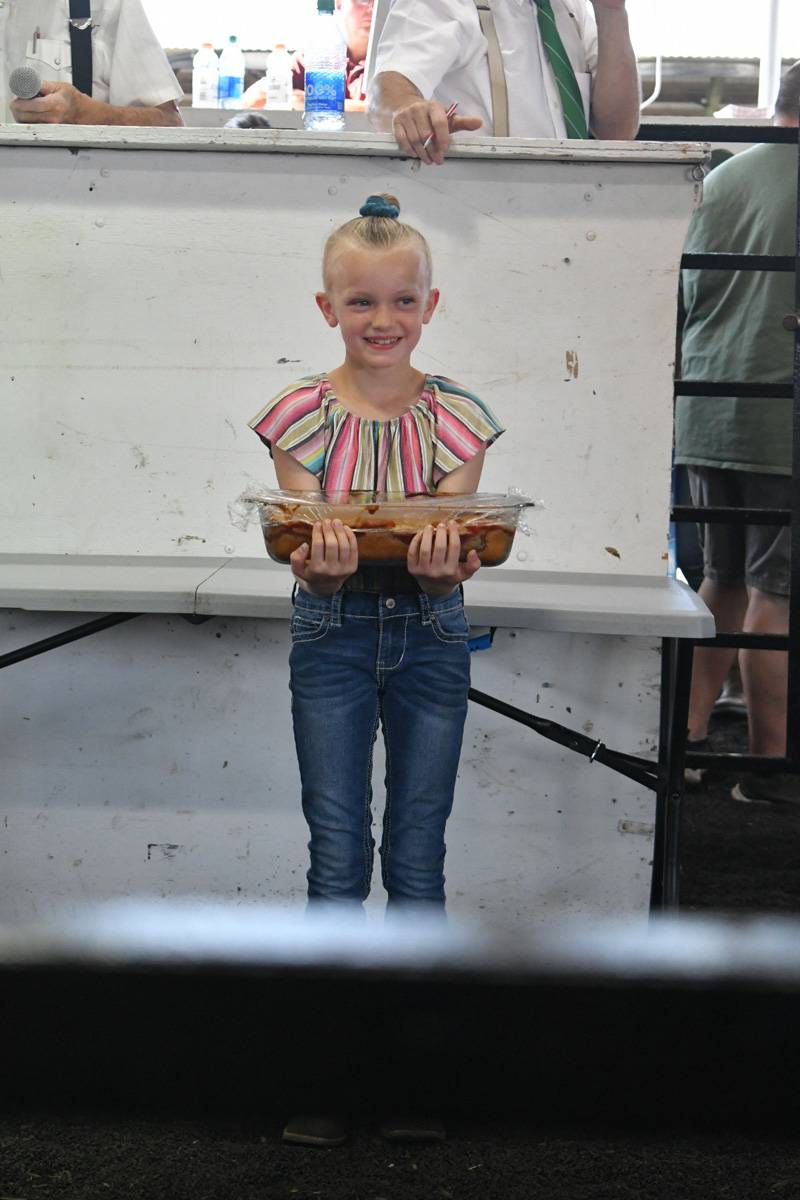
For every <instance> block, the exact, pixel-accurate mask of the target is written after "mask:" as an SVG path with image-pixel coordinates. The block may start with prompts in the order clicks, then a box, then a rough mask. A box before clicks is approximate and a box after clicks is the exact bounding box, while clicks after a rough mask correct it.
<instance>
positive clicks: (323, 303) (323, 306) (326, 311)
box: [314, 292, 339, 329]
mask: <svg viewBox="0 0 800 1200" xmlns="http://www.w3.org/2000/svg"><path fill="white" fill-rule="evenodd" d="M314 299H315V300H316V302H317V308H318V309H319V311H320V312H321V313H322V315H323V317H324V318H325V320H326V321H327V323H328V324H329V325H330V327H331V329H335V328H336V326H337V325H338V324H339V320H338V318H337V316H336V314H335V313H334V311H333V305H332V304H331V302H330V300H329V299H328V293H327V292H317V294H316V296H315V297H314Z"/></svg>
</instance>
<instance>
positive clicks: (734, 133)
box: [636, 121, 798, 145]
mask: <svg viewBox="0 0 800 1200" xmlns="http://www.w3.org/2000/svg"><path fill="white" fill-rule="evenodd" d="M636 138H637V141H640V142H747V143H752V144H756V143H757V142H783V143H786V144H788V145H796V144H797V140H798V137H797V130H796V129H794V128H792V127H791V126H788V125H742V124H740V123H739V122H737V123H736V124H735V125H721V124H720V123H719V122H718V121H714V122H713V123H709V124H707V125H706V124H702V125H700V124H697V125H687V124H681V123H680V122H678V121H676V122H674V123H671V122H665V123H664V124H663V125H662V124H661V123H658V124H656V123H655V122H647V121H645V122H644V123H643V124H642V125H640V126H639V132H638V133H637V135H636Z"/></svg>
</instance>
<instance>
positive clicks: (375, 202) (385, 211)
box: [358, 195, 400, 221]
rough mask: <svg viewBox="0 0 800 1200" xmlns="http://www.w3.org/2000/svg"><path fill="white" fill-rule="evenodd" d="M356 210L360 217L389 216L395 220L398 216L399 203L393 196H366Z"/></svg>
mask: <svg viewBox="0 0 800 1200" xmlns="http://www.w3.org/2000/svg"><path fill="white" fill-rule="evenodd" d="M358 211H359V215H360V216H362V217H389V218H390V219H391V220H393V221H396V220H397V218H398V217H399V216H400V205H399V204H398V203H397V201H396V200H395V198H394V196H386V195H383V196H367V198H366V200H365V201H364V203H363V204H362V205H361V208H360V209H359V210H358Z"/></svg>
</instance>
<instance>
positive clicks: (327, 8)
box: [317, 0, 334, 16]
mask: <svg viewBox="0 0 800 1200" xmlns="http://www.w3.org/2000/svg"><path fill="white" fill-rule="evenodd" d="M333 9H334V0H317V13H318V14H319V15H320V16H322V14H323V13H330V14H331V16H333Z"/></svg>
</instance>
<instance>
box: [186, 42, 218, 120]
mask: <svg viewBox="0 0 800 1200" xmlns="http://www.w3.org/2000/svg"><path fill="white" fill-rule="evenodd" d="M218 105H219V59H218V58H217V52H216V50H215V49H214V47H213V46H212V44H211V42H203V44H202V46H201V47H200V49H199V50H198V51H197V54H195V56H194V58H193V59H192V107H193V108H217V106H218Z"/></svg>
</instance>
